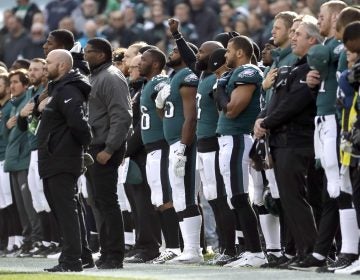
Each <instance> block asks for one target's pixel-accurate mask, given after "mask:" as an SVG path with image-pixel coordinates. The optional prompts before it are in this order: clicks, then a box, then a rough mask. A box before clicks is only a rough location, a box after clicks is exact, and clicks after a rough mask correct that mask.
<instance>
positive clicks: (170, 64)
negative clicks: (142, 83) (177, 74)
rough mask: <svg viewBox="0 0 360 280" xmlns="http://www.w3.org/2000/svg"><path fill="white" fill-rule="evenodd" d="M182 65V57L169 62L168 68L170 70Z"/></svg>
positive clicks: (167, 63)
mask: <svg viewBox="0 0 360 280" xmlns="http://www.w3.org/2000/svg"><path fill="white" fill-rule="evenodd" d="M181 63H182V59H181V57H179V58H178V59H175V60H169V61H168V62H166V66H167V67H170V68H174V67H176V66H179V65H181Z"/></svg>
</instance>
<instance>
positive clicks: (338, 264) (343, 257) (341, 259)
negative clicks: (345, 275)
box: [319, 254, 358, 273]
mask: <svg viewBox="0 0 360 280" xmlns="http://www.w3.org/2000/svg"><path fill="white" fill-rule="evenodd" d="M357 259H358V256H357V255H355V254H339V256H338V257H337V259H336V261H335V262H333V263H332V264H330V265H328V267H327V271H319V272H331V273H333V272H334V271H335V270H337V269H343V268H345V267H348V266H349V265H351V264H352V263H353V262H354V261H355V260H357Z"/></svg>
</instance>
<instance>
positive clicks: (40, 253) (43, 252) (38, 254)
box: [32, 245, 49, 258]
mask: <svg viewBox="0 0 360 280" xmlns="http://www.w3.org/2000/svg"><path fill="white" fill-rule="evenodd" d="M48 250H49V247H46V246H44V245H41V246H40V247H39V248H38V249H37V250H36V251H35V252H34V253H33V254H32V257H33V258H46V257H47V252H48Z"/></svg>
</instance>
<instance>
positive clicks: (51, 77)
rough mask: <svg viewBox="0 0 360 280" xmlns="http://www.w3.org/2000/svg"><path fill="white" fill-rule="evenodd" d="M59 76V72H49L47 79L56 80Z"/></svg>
mask: <svg viewBox="0 0 360 280" xmlns="http://www.w3.org/2000/svg"><path fill="white" fill-rule="evenodd" d="M58 76H59V72H58V71H56V72H48V73H47V78H48V80H49V81H52V80H55V79H56V78H57V77H58Z"/></svg>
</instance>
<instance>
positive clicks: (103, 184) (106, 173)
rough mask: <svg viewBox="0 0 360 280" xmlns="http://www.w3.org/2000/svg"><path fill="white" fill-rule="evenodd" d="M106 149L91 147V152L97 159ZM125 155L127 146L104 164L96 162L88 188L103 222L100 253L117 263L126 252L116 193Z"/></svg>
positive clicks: (89, 170) (101, 225)
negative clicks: (120, 166) (119, 171)
mask: <svg viewBox="0 0 360 280" xmlns="http://www.w3.org/2000/svg"><path fill="white" fill-rule="evenodd" d="M103 149H104V146H91V147H90V150H89V152H90V154H91V155H92V157H93V158H94V159H96V155H97V154H98V153H99V152H101V151H102V150H103ZM124 152H125V145H122V147H121V148H120V149H119V150H118V151H116V152H114V153H113V155H112V157H111V158H110V160H109V161H108V162H107V163H106V164H105V165H102V164H100V163H98V162H97V161H96V160H95V162H94V164H93V165H91V166H89V167H88V171H87V179H88V183H89V186H88V187H89V188H90V189H91V193H92V194H93V197H94V201H95V208H96V209H97V210H98V214H99V217H98V219H99V220H100V221H98V222H97V224H98V226H99V228H98V233H99V234H100V246H101V251H100V252H101V255H102V257H103V258H105V259H113V260H117V261H122V260H123V259H124V250H125V245H124V225H123V219H122V214H121V211H120V206H119V203H118V197H117V193H116V188H117V180H118V167H119V165H120V163H121V161H122V160H123V157H124ZM95 218H96V217H95Z"/></svg>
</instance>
